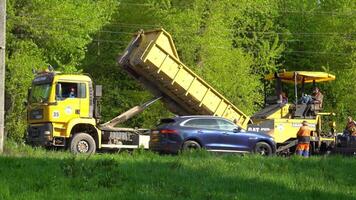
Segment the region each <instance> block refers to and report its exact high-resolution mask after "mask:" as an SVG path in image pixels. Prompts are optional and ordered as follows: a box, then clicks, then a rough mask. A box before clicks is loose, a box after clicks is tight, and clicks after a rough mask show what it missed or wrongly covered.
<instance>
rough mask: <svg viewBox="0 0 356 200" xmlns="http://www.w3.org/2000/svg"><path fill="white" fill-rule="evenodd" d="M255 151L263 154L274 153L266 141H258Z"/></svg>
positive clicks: (269, 154)
mask: <svg viewBox="0 0 356 200" xmlns="http://www.w3.org/2000/svg"><path fill="white" fill-rule="evenodd" d="M254 152H255V153H257V154H260V155H262V156H271V155H272V153H273V152H272V147H271V145H269V144H267V143H266V142H257V144H256V146H255V149H254Z"/></svg>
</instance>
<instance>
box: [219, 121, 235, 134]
mask: <svg viewBox="0 0 356 200" xmlns="http://www.w3.org/2000/svg"><path fill="white" fill-rule="evenodd" d="M216 121H217V122H218V125H219V129H221V130H229V131H232V130H234V129H236V128H237V127H236V125H235V124H234V123H232V122H229V121H227V120H223V119H217V120H216Z"/></svg>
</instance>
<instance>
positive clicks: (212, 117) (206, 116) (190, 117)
mask: <svg viewBox="0 0 356 200" xmlns="http://www.w3.org/2000/svg"><path fill="white" fill-rule="evenodd" d="M174 118H175V119H192V118H209V119H226V118H223V117H219V116H213V115H183V116H175V117H174ZM226 120H228V119H226ZM229 121H230V120H229Z"/></svg>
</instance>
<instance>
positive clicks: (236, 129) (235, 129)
mask: <svg viewBox="0 0 356 200" xmlns="http://www.w3.org/2000/svg"><path fill="white" fill-rule="evenodd" d="M233 132H234V133H239V132H241V128H240V127H236V128H234V130H233Z"/></svg>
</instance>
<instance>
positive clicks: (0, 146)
mask: <svg viewBox="0 0 356 200" xmlns="http://www.w3.org/2000/svg"><path fill="white" fill-rule="evenodd" d="M5 33H6V0H0V154H2V152H3V151H4V137H5V133H4V132H5V128H4V125H5V122H4V121H5V40H6V35H5Z"/></svg>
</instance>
